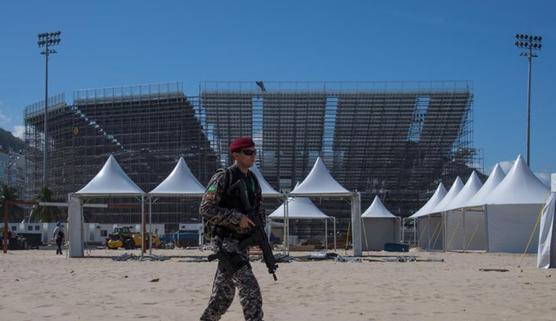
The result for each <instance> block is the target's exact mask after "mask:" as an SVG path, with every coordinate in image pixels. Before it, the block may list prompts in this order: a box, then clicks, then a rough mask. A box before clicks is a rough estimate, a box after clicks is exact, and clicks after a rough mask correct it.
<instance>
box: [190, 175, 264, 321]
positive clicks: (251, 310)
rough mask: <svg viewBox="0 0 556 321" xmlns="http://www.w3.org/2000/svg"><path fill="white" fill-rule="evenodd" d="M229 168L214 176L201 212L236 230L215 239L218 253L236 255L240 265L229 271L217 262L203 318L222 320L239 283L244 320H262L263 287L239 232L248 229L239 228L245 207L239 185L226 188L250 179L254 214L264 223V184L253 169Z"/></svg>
mask: <svg viewBox="0 0 556 321" xmlns="http://www.w3.org/2000/svg"><path fill="white" fill-rule="evenodd" d="M228 170H229V173H231V174H232V175H228V174H227V172H226V171H225V170H219V171H218V172H216V174H214V176H213V177H212V178H211V180H210V182H209V184H208V187H207V191H206V192H205V195H204V196H203V200H202V202H201V206H200V209H199V212H200V213H201V215H202V216H203V218H204V219H205V221H206V222H207V223H208V224H209V226H218V227H223V228H225V229H226V230H227V231H232V232H233V233H232V234H233V235H230V236H226V235H222V234H221V233H220V235H213V238H212V242H213V245H214V248H215V251H216V252H217V253H218V252H219V251H222V252H225V253H227V254H231V255H234V256H235V258H236V259H237V260H239V261H240V262H241V264H240V266H241V267H240V268H239V269H238V270H237V271H235V272H233V271H227V269H226V267H225V266H224V264H222V262H219V263H218V268H217V270H216V275H215V276H214V283H213V286H212V294H211V296H210V300H209V304H208V307H207V308H206V310H205V312H204V313H203V315H202V316H201V320H207V321H208V320H211V321H212V320H219V319H220V317H221V316H222V315H223V314H224V313H225V312H226V310H227V309H228V307H229V306H230V305H231V303H232V301H233V299H234V295H235V289H236V287H237V288H238V289H239V299H240V303H241V306H242V308H243V315H244V317H245V320H248V321H256V320H257V321H260V320H262V318H263V311H262V303H263V301H262V297H261V291H260V288H259V284H258V283H257V279H256V278H255V275H254V274H253V271H252V270H251V265H250V264H249V253H248V249H247V248H242V247H240V245H239V243H240V240H239V239H238V236H241V234H243V235H245V233H246V232H248V231H242V230H241V229H240V228H239V222H240V219H241V216H242V215H243V214H244V213H245V211H244V210H243V207H242V206H241V203H238V202H237V200H238V199H239V196H238V195H237V194H233V192H234V191H236V190H237V189H235V190H234V191H226V189H227V188H229V186H231V185H233V184H234V183H235V182H236V181H237V180H239V179H241V178H245V181H247V182H251V183H252V184H248V185H250V186H249V187H250V188H249V191H250V193H249V200H250V203H251V204H252V205H254V206H253V208H254V209H255V211H254V213H255V215H260V216H261V222H263V224H264V222H265V221H266V220H265V216H264V213H263V208H262V206H261V200H262V198H261V188H260V186H259V184H258V182H257V180H256V178H254V175H253V174H252V173H251V172H249V174H248V176H247V177H245V175H244V174H243V173H241V171H240V170H239V168H238V167H237V166H231V167H230V168H229V169H228ZM236 193H237V191H236ZM216 234H219V233H216Z"/></svg>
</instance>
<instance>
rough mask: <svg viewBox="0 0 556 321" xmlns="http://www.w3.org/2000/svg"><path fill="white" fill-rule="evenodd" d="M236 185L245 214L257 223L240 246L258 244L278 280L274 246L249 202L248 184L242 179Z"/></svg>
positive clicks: (271, 271) (268, 266) (275, 279)
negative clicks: (271, 244) (271, 245)
mask: <svg viewBox="0 0 556 321" xmlns="http://www.w3.org/2000/svg"><path fill="white" fill-rule="evenodd" d="M234 185H237V186H238V188H239V191H240V193H239V194H240V198H241V202H242V203H243V207H244V208H245V210H246V211H247V213H245V214H247V216H248V217H249V219H250V220H251V221H253V223H255V226H254V227H252V228H251V236H249V237H248V238H247V239H245V240H243V241H241V242H240V246H242V247H243V246H245V247H247V246H249V245H252V244H256V245H258V246H259V247H260V248H261V250H262V252H263V261H264V263H265V264H266V267H267V269H268V273H270V274H272V277H273V278H274V281H277V280H278V279H277V278H276V269H278V264H277V263H276V259H275V258H274V254H272V247H270V243H269V242H268V238H267V236H266V233H265V231H264V226H263V224H262V222H261V218H260V216H259V215H258V213H255V212H254V211H255V208H253V206H252V205H251V203H250V202H249V197H248V194H247V186H246V185H245V182H244V180H243V179H240V180H239V181H238V182H237V183H236V184H234ZM233 187H234V186H233Z"/></svg>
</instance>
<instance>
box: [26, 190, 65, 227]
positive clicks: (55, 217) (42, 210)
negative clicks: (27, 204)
mask: <svg viewBox="0 0 556 321" xmlns="http://www.w3.org/2000/svg"><path fill="white" fill-rule="evenodd" d="M37 201H38V202H52V191H51V190H50V189H48V187H43V188H42V189H41V190H40V192H39V195H38V197H37ZM33 212H34V215H37V217H38V218H39V219H40V220H41V221H43V222H56V221H60V220H61V219H62V217H61V213H60V210H59V209H58V208H57V207H54V206H40V205H37V206H36V207H34V209H33Z"/></svg>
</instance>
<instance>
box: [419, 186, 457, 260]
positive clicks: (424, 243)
mask: <svg viewBox="0 0 556 321" xmlns="http://www.w3.org/2000/svg"><path fill="white" fill-rule="evenodd" d="M462 188H463V182H462V180H461V178H459V176H458V177H456V179H455V180H454V183H452V186H451V187H450V190H449V191H448V193H446V195H445V196H444V198H442V200H441V201H440V202H438V204H437V205H436V206H435V207H434V208H432V209H431V210H429V211H428V212H429V213H428V214H427V215H424V216H422V217H421V218H422V219H423V220H424V222H423V224H419V225H423V226H424V227H423V228H422V230H423V231H426V233H423V234H421V235H419V241H420V242H419V246H420V247H421V248H423V249H427V250H443V249H444V228H443V226H442V225H443V214H442V213H443V212H444V211H445V210H446V208H447V207H448V206H449V205H450V203H451V202H452V200H453V199H454V198H455V197H456V196H457V195H458V193H459V192H460V191H461V189H462Z"/></svg>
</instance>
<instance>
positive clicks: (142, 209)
mask: <svg viewBox="0 0 556 321" xmlns="http://www.w3.org/2000/svg"><path fill="white" fill-rule="evenodd" d="M143 253H145V196H144V195H141V258H143Z"/></svg>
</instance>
